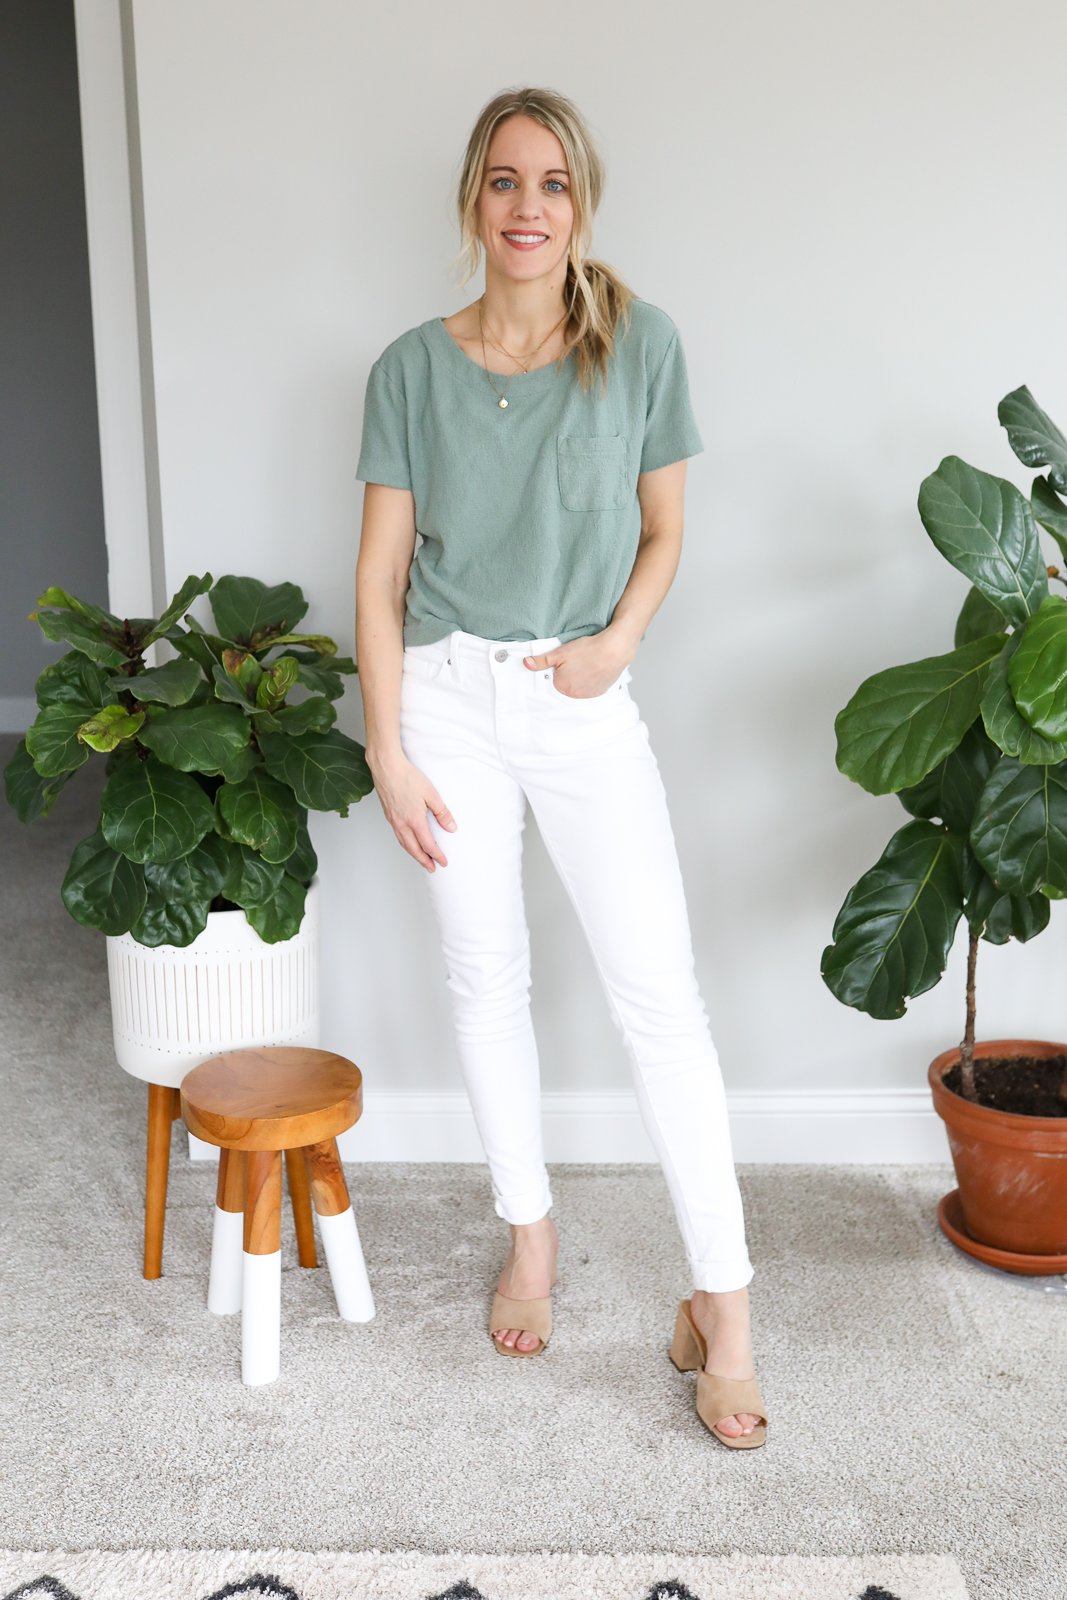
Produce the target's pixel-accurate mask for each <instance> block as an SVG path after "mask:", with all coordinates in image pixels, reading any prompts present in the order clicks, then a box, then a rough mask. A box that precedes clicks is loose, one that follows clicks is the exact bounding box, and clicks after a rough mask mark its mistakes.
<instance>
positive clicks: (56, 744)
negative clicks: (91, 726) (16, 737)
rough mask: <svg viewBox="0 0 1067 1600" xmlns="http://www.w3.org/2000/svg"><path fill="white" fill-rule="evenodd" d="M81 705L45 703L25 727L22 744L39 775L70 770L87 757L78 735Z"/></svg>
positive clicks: (51, 775)
mask: <svg viewBox="0 0 1067 1600" xmlns="http://www.w3.org/2000/svg"><path fill="white" fill-rule="evenodd" d="M85 715H86V713H85V707H84V706H72V705H54V706H45V707H44V709H43V710H42V711H39V712H38V713H37V717H36V719H35V721H34V722H33V723H32V724H31V725H30V727H28V728H27V730H26V748H27V750H28V751H29V753H30V755H31V756H32V757H33V764H34V766H35V767H36V768H37V771H38V772H39V773H40V774H41V777H42V778H55V777H57V776H58V775H59V773H61V772H73V771H74V769H75V768H76V767H80V766H81V765H82V764H83V763H84V762H86V761H88V759H89V750H88V747H87V746H86V745H84V744H82V743H81V741H80V740H79V738H78V729H79V728H80V727H81V725H82V723H83V722H84V721H85Z"/></svg>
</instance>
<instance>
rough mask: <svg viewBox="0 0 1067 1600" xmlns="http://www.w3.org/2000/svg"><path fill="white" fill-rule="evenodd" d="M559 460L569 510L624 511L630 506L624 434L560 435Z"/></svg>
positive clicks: (561, 487) (561, 489) (562, 495)
mask: <svg viewBox="0 0 1067 1600" xmlns="http://www.w3.org/2000/svg"><path fill="white" fill-rule="evenodd" d="M556 459H557V464H558V467H559V497H560V499H561V500H562V502H563V505H564V507H565V508H566V510H568V511H621V510H622V509H623V508H624V507H625V506H626V505H627V504H628V503H629V483H628V482H627V472H626V437H625V435H624V434H621V433H616V434H600V435H596V434H579V433H560V434H557V435H556Z"/></svg>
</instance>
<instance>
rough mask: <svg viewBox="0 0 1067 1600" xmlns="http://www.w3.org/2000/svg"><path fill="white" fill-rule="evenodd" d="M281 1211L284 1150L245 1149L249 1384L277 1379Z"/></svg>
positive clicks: (244, 1367)
mask: <svg viewBox="0 0 1067 1600" xmlns="http://www.w3.org/2000/svg"><path fill="white" fill-rule="evenodd" d="M281 1210H282V1156H281V1151H280V1150H249V1151H247V1152H246V1154H245V1210H244V1255H243V1271H242V1281H241V1293H242V1304H241V1377H242V1379H243V1380H244V1382H245V1383H247V1384H261V1383H273V1382H274V1380H275V1378H277V1376H278V1374H279V1372H280V1371H281V1310H282V1254H281Z"/></svg>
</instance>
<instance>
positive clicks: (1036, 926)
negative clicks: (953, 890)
mask: <svg viewBox="0 0 1067 1600" xmlns="http://www.w3.org/2000/svg"><path fill="white" fill-rule="evenodd" d="M1051 910H1052V907H1051V906H1050V905H1049V902H1048V899H1047V897H1046V896H1045V895H1043V894H1041V893H1037V894H1005V893H1003V891H1002V890H1000V889H998V888H997V886H996V884H995V883H994V882H993V880H992V878H991V877H990V876H989V874H988V873H987V872H981V873H980V874H979V877H978V883H977V887H976V889H975V891H974V893H973V894H971V895H969V896H968V899H967V905H966V908H965V912H966V916H967V920H968V922H969V923H970V925H971V927H972V928H974V929H975V930H976V931H977V932H978V933H980V935H981V937H982V938H983V939H985V940H986V941H987V942H988V943H989V944H1007V943H1008V940H1009V939H1018V940H1019V942H1020V944H1025V943H1026V941H1027V940H1028V939H1033V938H1035V937H1036V936H1037V934H1039V933H1041V932H1042V931H1043V929H1045V928H1046V927H1047V926H1048V920H1049V915H1050V913H1051Z"/></svg>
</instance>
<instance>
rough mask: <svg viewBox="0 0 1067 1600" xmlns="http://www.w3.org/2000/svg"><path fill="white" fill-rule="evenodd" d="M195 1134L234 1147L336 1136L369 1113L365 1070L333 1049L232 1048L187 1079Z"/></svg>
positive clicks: (188, 1114)
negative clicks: (364, 1096) (365, 1094)
mask: <svg viewBox="0 0 1067 1600" xmlns="http://www.w3.org/2000/svg"><path fill="white" fill-rule="evenodd" d="M181 1106H182V1115H183V1117H184V1119H185V1124H186V1127H187V1128H188V1129H189V1131H190V1133H195V1134H196V1135H197V1137H198V1138H200V1139H204V1140H206V1142H207V1143H208V1144H216V1145H221V1146H225V1147H226V1148H228V1149H230V1150H294V1149H297V1148H299V1147H302V1146H305V1145H310V1144H320V1143H322V1141H324V1140H326V1139H333V1138H336V1136H337V1135H338V1134H339V1133H343V1132H344V1131H345V1129H346V1128H350V1127H351V1126H352V1124H353V1123H354V1122H358V1120H359V1118H360V1116H361V1115H362V1113H363V1075H362V1073H361V1072H360V1070H359V1068H358V1067H357V1066H356V1065H355V1063H354V1062H352V1061H348V1060H346V1059H345V1057H344V1056H339V1055H334V1054H333V1052H332V1051H329V1050H318V1049H312V1048H310V1047H308V1046H301V1045H269V1046H264V1047H262V1048H259V1049H255V1048H253V1049H246V1050H230V1051H227V1052H226V1053H225V1054H224V1055H218V1056H212V1058H211V1059H210V1061H203V1062H201V1063H200V1065H199V1066H198V1067H193V1068H192V1070H191V1071H190V1072H187V1073H186V1075H185V1077H184V1078H183V1079H182V1085H181Z"/></svg>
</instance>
